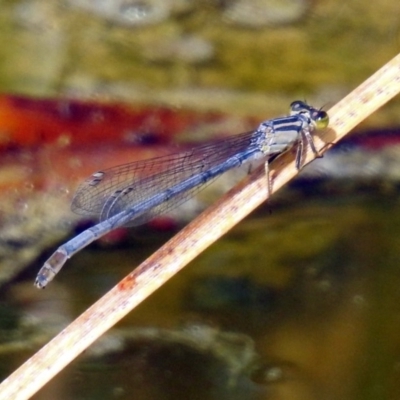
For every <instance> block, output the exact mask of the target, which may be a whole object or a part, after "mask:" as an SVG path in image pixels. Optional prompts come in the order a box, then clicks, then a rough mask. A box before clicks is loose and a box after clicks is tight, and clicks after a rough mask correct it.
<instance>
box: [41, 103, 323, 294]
mask: <svg viewBox="0 0 400 400" xmlns="http://www.w3.org/2000/svg"><path fill="white" fill-rule="evenodd" d="M328 123H329V117H328V114H327V113H326V112H325V111H322V110H317V109H315V108H313V107H311V106H309V105H308V104H306V103H305V102H303V101H295V102H293V103H292V104H291V105H290V115H289V116H286V117H281V118H275V119H271V120H267V121H264V122H262V123H261V124H260V125H259V127H258V128H257V129H256V130H253V131H250V132H245V133H242V134H239V135H236V136H231V137H228V138H226V139H223V140H217V141H213V142H210V143H207V144H203V145H200V146H197V147H194V148H193V149H191V150H186V151H182V152H179V153H175V154H169V155H166V156H163V157H157V158H153V159H149V160H144V161H137V162H132V163H128V164H124V165H120V166H117V167H113V168H109V169H104V170H102V171H98V172H95V173H94V174H93V175H92V176H91V177H90V178H88V179H87V180H86V181H85V182H84V183H83V184H82V185H81V186H80V187H79V188H78V190H77V192H76V194H75V196H74V198H73V201H72V210H73V211H75V212H77V213H78V214H83V215H91V216H95V217H98V218H99V220H100V221H101V222H99V223H98V224H97V225H94V226H93V227H91V228H89V229H87V230H85V231H84V232H82V233H81V234H79V235H78V236H76V237H74V238H73V239H71V240H70V241H68V242H67V243H65V244H63V245H62V246H60V247H59V248H58V249H57V250H56V251H55V252H54V253H53V255H52V256H51V257H50V258H49V259H48V260H47V261H46V262H45V264H44V265H43V267H42V268H41V270H40V271H39V274H38V276H37V278H36V281H35V285H36V286H37V287H38V288H43V287H45V286H46V285H47V284H48V283H49V282H50V281H51V280H52V279H53V278H54V276H55V275H56V274H57V273H58V272H59V271H60V269H61V268H62V266H63V265H64V263H65V261H66V260H67V259H68V258H70V257H71V256H73V255H74V254H75V253H77V252H78V251H80V250H82V249H83V248H84V247H86V246H87V245H88V244H90V243H91V242H93V241H94V240H96V239H98V238H99V237H101V236H103V235H105V234H106V233H108V232H110V231H112V230H113V229H115V228H118V227H121V226H133V225H140V224H143V223H145V222H146V221H149V220H151V219H152V218H154V217H155V216H157V215H160V214H162V213H165V212H166V211H169V210H171V209H173V208H175V207H177V206H178V205H180V204H182V203H183V202H185V201H186V200H188V199H189V198H190V197H191V196H193V195H194V193H196V192H197V191H199V190H200V189H201V188H203V187H204V186H205V185H206V184H208V183H210V182H211V181H212V180H213V179H215V178H217V177H218V176H220V175H221V174H223V173H224V172H226V171H228V170H230V169H232V168H236V167H239V166H241V165H242V164H244V163H246V162H250V161H254V160H257V159H261V160H263V161H264V162H265V163H266V166H268V162H269V161H270V160H271V159H272V158H273V157H276V156H277V155H279V154H281V153H283V152H285V151H287V150H288V149H290V148H292V147H293V146H294V145H296V144H297V145H298V147H297V152H296V167H297V168H298V169H300V168H301V167H302V166H303V155H304V150H305V149H306V148H307V146H309V147H310V148H311V150H312V152H313V153H314V155H315V156H319V153H318V151H317V149H316V148H315V145H314V142H313V138H312V136H311V132H312V131H313V130H315V129H321V128H326V127H327V126H328ZM268 179H269V177H268Z"/></svg>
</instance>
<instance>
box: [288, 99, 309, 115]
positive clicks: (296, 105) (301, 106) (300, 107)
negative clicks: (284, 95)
mask: <svg viewBox="0 0 400 400" xmlns="http://www.w3.org/2000/svg"><path fill="white" fill-rule="evenodd" d="M309 109H310V106H309V105H308V104H307V103H305V102H304V101H301V100H296V101H294V102H293V103H292V104H290V111H291V112H292V113H299V112H301V111H304V110H309Z"/></svg>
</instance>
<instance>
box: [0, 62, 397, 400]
mask: <svg viewBox="0 0 400 400" xmlns="http://www.w3.org/2000/svg"><path fill="white" fill-rule="evenodd" d="M399 91H400V55H397V56H396V57H395V58H394V59H392V60H391V61H390V62H389V63H387V64H386V65H385V66H383V67H382V68H381V69H380V70H379V71H377V72H376V73H375V74H374V75H372V76H371V77H370V78H369V79H368V80H366V81H365V82H364V83H363V84H361V85H360V86H359V87H358V88H357V89H355V90H354V91H353V92H351V93H350V94H349V95H348V96H346V97H345V98H344V99H343V100H341V101H340V102H339V103H338V104H336V105H335V106H334V107H332V108H331V109H330V110H329V111H328V113H329V116H330V125H329V126H330V127H329V129H326V130H325V131H322V132H320V133H318V134H317V136H316V137H315V144H316V147H317V149H319V150H320V152H321V153H323V152H325V151H326V150H327V149H328V148H329V147H330V146H332V144H334V143H336V142H337V141H338V140H340V139H341V138H342V137H343V136H344V135H345V134H347V133H348V132H349V131H350V130H351V129H353V128H354V127H355V126H356V125H357V124H358V123H360V122H361V121H362V120H364V119H365V118H367V117H368V116H369V115H370V114H372V113H373V112H374V111H376V110H377V109H378V108H379V107H381V106H382V105H383V104H385V103H386V102H388V101H389V100H390V99H392V98H393V97H394V96H395V95H396V94H397V93H399ZM312 158H313V155H312V154H311V152H308V154H306V161H307V162H308V161H311V160H312ZM269 171H270V177H271V179H272V185H271V186H272V187H271V188H269V187H268V179H267V178H266V176H265V169H264V167H263V166H261V167H259V168H257V169H256V170H255V171H253V173H252V174H251V175H249V176H248V177H247V178H246V179H245V180H243V181H242V182H240V183H239V184H238V185H236V186H235V187H234V188H233V189H231V190H230V191H229V192H228V193H227V194H226V195H225V196H223V197H222V198H221V199H220V200H219V201H217V202H216V203H215V204H214V205H213V206H211V207H210V208H209V209H207V210H206V211H205V212H203V213H202V214H201V215H200V216H199V217H198V218H196V219H195V220H194V221H192V222H191V223H190V224H189V225H188V226H187V227H185V228H184V229H183V230H182V231H181V232H179V233H178V234H177V235H176V236H175V237H173V238H172V239H171V240H170V241H169V242H168V243H166V244H165V245H164V246H162V247H161V248H160V249H159V250H158V251H156V252H155V253H154V254H153V255H152V256H150V257H149V258H148V259H147V260H146V261H144V262H143V263H142V264H141V265H140V266H139V267H137V268H136V269H134V270H133V272H131V273H130V274H129V275H128V276H126V277H125V278H124V279H122V281H121V282H120V283H119V284H118V285H117V286H115V287H114V288H113V289H111V290H110V291H109V292H108V293H107V294H105V295H104V296H103V297H102V298H101V299H100V300H98V301H97V302H96V303H95V304H93V305H92V306H91V307H90V308H89V309H88V310H86V311H85V312H84V313H83V314H82V315H81V316H80V317H78V318H77V319H76V320H75V321H73V322H72V323H71V324H70V325H69V326H68V327H66V328H65V329H64V330H63V331H62V332H61V333H60V334H59V335H58V336H56V337H55V338H54V339H52V340H51V341H50V342H49V343H48V344H47V345H45V346H44V347H43V348H42V349H41V350H39V351H38V352H37V353H36V354H35V355H33V356H32V357H31V358H30V359H29V360H28V361H26V362H25V363H24V364H23V365H22V366H21V367H20V368H18V369H17V370H16V371H15V372H14V373H13V374H11V375H10V376H9V377H8V378H7V379H5V380H4V381H3V382H2V383H1V384H0V400H9V399H14V400H24V399H28V398H29V397H31V396H32V395H33V394H34V393H36V392H37V391H38V390H39V389H40V388H41V387H42V386H44V385H45V384H46V383H47V382H48V381H49V380H50V379H51V378H52V377H53V376H54V375H56V374H57V373H58V372H59V371H61V370H62V369H63V368H64V367H65V366H66V365H67V364H68V363H69V362H71V361H72V360H73V359H74V358H76V357H77V356H78V355H79V354H80V353H82V352H83V351H84V350H85V349H86V348H87V347H88V346H90V344H92V343H93V342H94V341H95V340H96V339H97V338H98V337H99V336H101V335H102V334H103V333H104V332H106V331H107V330H108V329H109V328H111V327H112V326H113V325H115V324H116V323H117V322H118V321H119V320H120V319H121V318H123V317H124V316H125V315H126V314H128V313H129V312H130V311H131V310H132V309H133V308H134V307H136V306H137V305H138V304H139V303H141V302H142V301H143V300H144V299H145V298H147V297H148V296H149V295H150V294H151V293H153V292H154V291H155V290H156V289H158V288H159V287H160V286H162V285H163V284H164V283H165V282H166V281H167V280H168V279H169V278H171V277H172V276H173V275H174V274H176V273H177V272H178V271H179V270H181V269H182V268H183V267H184V266H186V265H187V264H188V263H189V262H190V261H191V260H193V259H194V258H195V257H196V256H197V255H198V254H200V253H201V252H202V251H203V250H204V249H206V248H207V247H208V246H210V245H211V244H212V243H214V242H215V241H216V240H218V239H219V238H220V237H221V236H222V235H223V234H224V233H226V232H227V231H228V230H229V229H231V228H232V227H233V226H234V225H236V224H237V223H238V222H239V221H241V220H242V219H243V218H244V217H246V216H247V215H248V214H249V213H250V212H251V211H253V210H254V209H255V208H256V207H257V206H259V205H260V204H261V203H263V202H264V201H265V200H266V199H267V193H269V192H270V194H272V193H273V192H276V191H277V190H278V189H279V188H280V187H282V186H283V185H284V184H285V183H287V182H288V181H289V180H290V179H292V178H293V177H294V176H295V175H296V174H297V173H298V171H297V169H296V167H295V162H294V154H293V152H288V153H286V154H283V155H282V156H281V157H278V158H277V159H276V160H275V161H274V162H272V163H271V165H270V166H269ZM269 189H270V190H269Z"/></svg>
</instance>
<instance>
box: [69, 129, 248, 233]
mask: <svg viewBox="0 0 400 400" xmlns="http://www.w3.org/2000/svg"><path fill="white" fill-rule="evenodd" d="M254 133H255V131H250V132H245V133H242V134H240V135H236V136H231V137H228V138H225V139H221V140H216V141H213V142H210V143H207V144H204V145H200V146H197V147H194V148H192V149H190V150H186V151H182V152H179V153H173V154H168V155H166V156H162V157H157V158H152V159H148V160H142V161H136V162H132V163H128V164H124V165H119V166H116V167H112V168H109V169H105V170H102V171H98V172H96V173H94V174H93V175H92V176H91V177H90V178H88V179H87V180H86V181H85V182H84V183H83V184H82V185H81V186H80V187H79V188H78V190H77V192H76V194H75V196H74V198H73V201H72V210H73V211H74V212H76V213H78V214H82V215H91V216H95V217H98V218H99V219H100V220H105V219H107V218H110V217H111V216H113V215H115V214H117V213H119V212H121V211H123V210H125V209H127V208H129V207H132V206H134V205H136V204H139V203H141V202H143V201H144V200H146V199H148V198H150V197H152V196H154V195H155V194H157V193H160V192H162V191H164V190H166V189H168V188H170V187H172V186H175V185H176V184H178V183H179V182H182V181H184V180H185V179H188V178H190V177H191V176H193V175H196V174H201V173H203V172H204V171H207V170H208V169H210V168H211V167H213V166H216V165H218V164H220V163H222V162H224V161H225V160H226V159H228V158H229V157H231V156H233V155H235V154H238V153H241V152H242V151H244V150H245V149H247V148H249V147H250V146H255V144H254V143H255V141H254ZM208 183H210V182H207V184H208ZM205 185H206V184H200V185H198V186H196V187H194V188H192V189H190V190H188V191H186V192H183V193H181V194H178V195H177V196H175V197H173V198H171V199H170V200H168V201H166V202H164V203H162V204H161V205H159V206H157V207H154V208H152V209H150V210H147V211H146V212H144V213H142V214H141V215H138V216H136V217H135V219H134V220H133V221H132V223H129V225H140V224H142V223H144V222H146V221H148V220H150V219H152V218H153V217H154V216H156V215H159V214H162V213H165V212H166V211H169V210H171V209H173V208H175V207H177V206H178V205H180V204H182V203H183V202H184V201H186V200H188V199H189V198H190V197H191V196H193V194H194V193H195V192H197V191H199V190H200V189H201V188H203V187H204V186H205Z"/></svg>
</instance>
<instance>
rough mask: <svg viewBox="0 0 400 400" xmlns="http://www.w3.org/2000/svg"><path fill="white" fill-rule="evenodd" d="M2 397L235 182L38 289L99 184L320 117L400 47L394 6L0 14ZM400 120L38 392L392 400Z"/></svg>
mask: <svg viewBox="0 0 400 400" xmlns="http://www.w3.org/2000/svg"><path fill="white" fill-rule="evenodd" d="M0 5H1V13H0V152H1V157H0V284H1V291H0V338H1V340H0V373H1V377H2V379H4V378H5V377H6V376H8V375H9V374H10V373H11V372H12V371H13V370H14V369H15V368H17V367H18V366H19V365H20V364H21V363H22V362H24V361H25V360H26V359H27V358H28V357H29V356H30V355H31V354H33V353H34V352H35V351H36V350H37V349H38V348H40V347H41V346H42V345H43V344H45V343H46V342H47V341H48V340H49V339H50V338H52V337H53V336H54V335H55V334H57V333H58V332H59V331H60V330H61V329H62V328H63V327H65V326H66V325H67V324H68V323H69V322H70V321H72V320H73V319H75V318H76V317H77V316H78V315H79V314H80V313H81V312H82V311H84V310H85V309H86V308H87V307H88V306H89V305H91V304H92V303H93V302H94V301H96V300H97V299H98V298H99V297H100V296H101V295H103V294H104V293H105V292H106V291H107V290H109V289H110V288H111V287H113V286H114V285H115V284H116V283H117V282H118V281H119V280H120V279H121V278H122V277H123V276H125V275H126V274H127V273H129V272H130V271H131V270H132V269H133V268H135V267H136V266H137V265H139V263H140V262H141V261H143V260H144V259H145V258H146V257H148V256H149V255H150V254H151V253H152V252H154V251H155V250H156V249H157V248H159V247H160V246H161V245H162V244H163V243H165V242H166V241H167V240H168V239H169V238H170V237H172V236H173V235H174V233H176V232H177V231H178V230H179V229H180V228H181V227H182V226H184V224H186V223H187V222H188V221H189V220H191V219H192V218H194V217H195V216H196V215H197V214H198V213H199V212H200V211H201V210H202V209H204V208H205V207H207V206H208V205H209V204H211V203H212V202H213V201H215V199H217V198H218V197H219V196H220V195H221V194H222V193H224V192H225V191H226V190H228V189H229V188H230V187H232V185H234V183H235V182H236V181H237V180H238V179H240V176H243V175H245V173H246V171H244V172H243V171H242V173H241V174H240V173H236V172H235V173H233V174H228V176H226V177H222V178H220V179H219V180H217V181H216V182H215V184H213V185H211V186H210V188H207V190H205V191H204V192H201V193H200V194H199V196H198V197H196V198H194V199H193V200H191V201H189V202H188V203H187V204H185V206H184V207H183V208H182V209H179V210H178V211H175V212H172V213H170V214H169V215H167V216H163V217H160V218H158V219H157V220H155V221H152V222H151V223H149V224H147V225H145V226H143V227H138V228H132V229H119V230H118V231H116V232H113V233H112V234H110V235H108V236H107V237H105V238H103V239H102V240H100V241H98V242H97V243H94V244H93V245H91V246H89V247H88V248H87V249H85V250H84V251H82V252H80V253H79V254H77V255H76V256H75V257H74V258H73V259H71V260H70V261H69V262H68V263H67V265H66V267H65V268H64V269H63V270H62V272H61V273H60V274H59V275H58V276H57V277H56V279H55V281H54V282H52V283H51V284H50V285H49V287H48V288H47V289H46V290H45V291H39V290H37V289H35V288H34V287H33V281H34V277H35V275H36V273H37V272H38V270H39V268H40V267H41V265H42V264H43V262H44V261H45V260H46V258H47V257H48V256H49V255H50V254H51V253H52V252H53V251H54V250H55V248H56V247H57V246H58V245H60V244H61V243H63V242H64V241H66V240H67V239H68V238H69V237H72V236H74V235H75V234H76V233H78V232H80V231H81V230H82V229H85V228H86V227H88V226H90V224H92V223H93V222H95V221H92V220H88V219H82V218H81V217H79V216H77V215H74V214H73V213H72V212H71V211H70V202H71V198H72V195H73V193H74V191H75V189H76V187H77V185H78V184H79V182H81V181H82V180H83V179H85V178H86V177H87V176H88V175H90V174H91V173H92V172H94V171H96V170H98V169H102V168H106V167H109V166H112V165H117V164H121V163H124V162H129V161H134V160H137V159H144V158H148V157H154V156H158V155H162V154H166V153H168V152H171V151H177V150H179V149H183V148H187V147H188V146H190V145H194V144H196V143H202V142H204V141H207V140H209V139H212V138H221V137H222V138H223V137H226V136H229V135H232V134H237V133H240V132H243V131H245V130H249V129H254V128H256V127H257V126H258V124H259V123H260V122H261V121H262V120H265V119H268V118H273V117H277V116H281V115H285V114H286V113H287V112H288V108H289V105H290V103H291V102H292V101H293V100H297V99H300V100H306V101H307V102H308V103H309V104H312V105H313V106H315V107H322V108H324V109H325V110H328V109H329V108H330V107H331V106H332V105H333V104H335V102H336V101H338V100H340V99H341V98H342V97H343V96H345V95H346V94H348V93H349V92H350V91H351V90H353V89H354V88H355V87H357V86H358V85H359V84H360V83H361V82H362V81H364V80H365V79H366V78H368V77H369V76H370V75H371V74H372V73H373V72H374V71H376V70H377V69H378V68H380V67H381V66H382V65H383V64H385V63H386V62H387V61H389V60H390V59H391V58H393V57H394V56H395V55H396V54H397V53H398V51H399V48H400V6H399V4H398V2H397V1H395V0H376V1H375V2H365V1H361V0H348V1H347V2H337V1H334V0H325V1H321V0H309V1H307V0H197V1H196V0H114V1H112V0H97V1H85V0H64V1H61V0H60V1H53V2H47V1H44V0H25V1H15V0H12V1H11V0H9V1H4V0H3V1H1V3H0ZM399 111H400V108H399V99H398V98H396V99H394V100H392V101H391V102H390V103H389V104H387V105H386V106H385V107H383V108H382V109H380V110H378V111H377V112H376V113H375V114H374V115H372V116H371V117H370V118H369V119H368V120H366V121H364V122H363V123H362V125H361V126H359V127H358V128H357V129H356V130H355V132H353V133H352V134H351V135H350V137H349V138H348V139H346V140H345V141H343V143H341V144H339V145H338V146H336V147H335V148H334V149H332V150H331V151H330V152H329V153H328V154H327V155H326V156H325V157H324V158H323V159H320V160H316V161H315V162H313V163H312V164H310V165H309V166H307V167H306V168H305V169H304V170H303V171H302V173H301V174H300V176H299V177H298V178H297V179H296V180H295V181H294V182H293V183H291V184H290V185H289V186H288V187H287V188H285V189H283V190H281V191H280V192H279V193H277V195H276V196H274V198H273V199H272V200H271V201H270V202H269V203H268V204H265V205H263V206H262V207H260V209H259V210H257V211H256V212H254V213H253V214H252V215H251V216H250V217H249V218H247V219H246V220H245V221H243V222H242V223H241V224H239V225H238V226H237V227H236V228H235V229H233V230H232V231H231V232H230V233H229V234H227V235H226V236H225V237H224V238H222V239H221V240H220V241H219V242H218V243H216V244H214V245H213V246H212V247H211V248H210V249H208V250H207V251H205V252H204V254H202V255H201V256H200V257H198V259H197V260H195V261H194V262H192V263H191V264H190V265H189V266H188V267H187V268H186V269H185V270H184V271H182V272H181V273H180V274H178V276H176V277H174V278H173V279H172V280H171V281H170V282H168V283H167V284H166V285H164V286H163V287H162V288H161V289H159V290H158V291H157V292H156V293H155V294H154V295H153V296H151V298H149V299H148V300H146V301H145V302H144V303H143V304H142V305H140V306H139V307H138V308H137V309H136V310H135V311H134V312H132V313H131V314H130V315H129V316H128V317H127V318H125V319H124V320H123V321H122V322H121V323H120V324H119V325H118V326H117V327H115V328H114V329H112V330H111V331H110V332H109V333H107V334H106V335H105V336H104V337H103V338H102V339H100V340H99V341H98V342H96V343H95V344H94V345H93V346H92V347H91V348H90V349H88V350H87V351H86V352H85V353H84V354H83V355H82V356H80V357H79V358H78V359H77V360H76V361H74V362H73V363H72V364H71V365H70V366H68V367H67V368H66V369H65V370H64V371H63V372H62V373H60V374H59V375H58V376H57V377H55V378H54V379H53V380H52V381H51V382H50V383H49V384H48V385H46V386H45V387H44V388H43V389H42V390H41V391H40V392H39V393H38V394H37V395H36V396H35V397H34V398H35V399H37V400H44V399H46V400H47V399H55V398H57V399H63V400H68V399H82V400H83V399H85V400H86V399H130V398H135V399H138V400H155V399H172V398H173V399H217V398H218V399H229V400H234V399H241V400H242V399H249V400H253V399H257V400H258V399H282V400H283V399H285V400H286V399H288V400H291V399H296V400H300V399H341V400H344V399H377V398H379V399H386V398H388V399H389V398H391V399H395V398H397V396H400V388H399V385H398V381H399V378H400V376H399V375H400V340H399V338H398V332H399V328H400V306H399V303H400V302H399V300H400V289H399V285H400V262H399V261H400V256H399V251H400V242H399V232H400V217H399V215H400V213H399V212H398V211H400V203H399V198H398V188H399V180H400V157H399V156H400V131H399V126H400V112H399Z"/></svg>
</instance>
